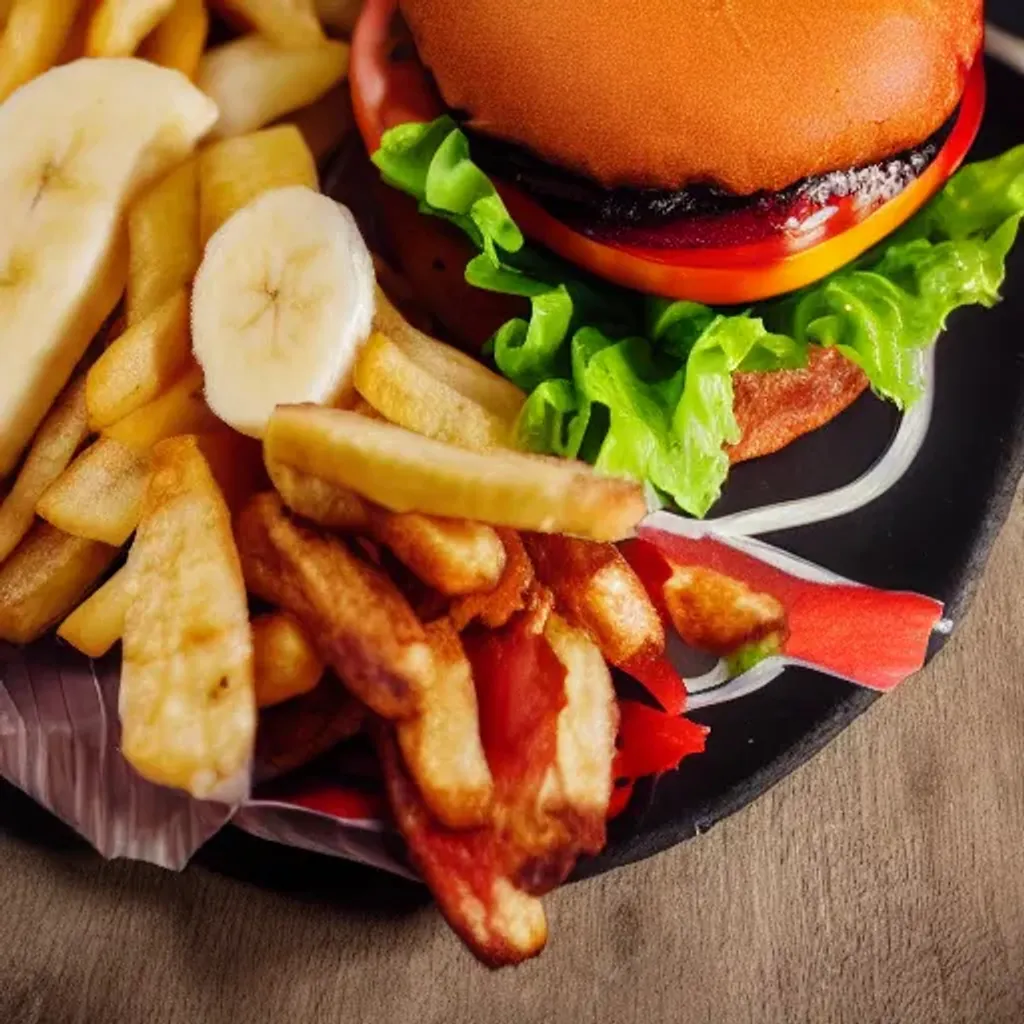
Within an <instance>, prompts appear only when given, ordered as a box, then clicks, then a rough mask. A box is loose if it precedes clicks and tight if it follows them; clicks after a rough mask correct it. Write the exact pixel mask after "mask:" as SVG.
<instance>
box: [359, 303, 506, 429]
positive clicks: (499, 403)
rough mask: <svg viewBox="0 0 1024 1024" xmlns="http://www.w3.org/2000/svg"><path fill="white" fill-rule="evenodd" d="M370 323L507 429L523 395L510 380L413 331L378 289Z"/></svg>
mask: <svg viewBox="0 0 1024 1024" xmlns="http://www.w3.org/2000/svg"><path fill="white" fill-rule="evenodd" d="M374 326H375V328H376V329H377V330H378V331H380V333H381V334H384V335H385V336H387V337H388V338H390V339H391V340H392V341H393V342H394V343H395V344H396V345H398V346H399V347H400V348H402V349H403V350H404V351H405V353H406V354H407V355H408V356H409V357H410V358H411V359H412V360H413V361H414V362H416V363H417V364H419V366H421V367H422V368H423V369H424V370H426V371H427V372H428V373H430V374H431V375H432V376H433V377H436V378H437V380H439V381H441V382H442V383H443V384H447V385H448V387H450V388H452V389H453V390H454V391H457V392H458V393H459V394H460V395H462V396H463V397H464V398H468V399H469V400H470V401H472V402H475V403H476V404H477V405H480V406H482V407H483V408H484V409H486V410H487V411H488V412H490V413H491V414H492V415H494V416H497V417H498V418H499V419H500V420H502V421H503V422H505V423H507V424H509V426H510V428H511V426H512V425H514V424H515V422H516V420H517V418H518V417H519V413H520V412H521V411H522V408H523V403H524V402H525V401H526V395H524V394H523V392H522V391H520V390H519V388H517V387H516V386H515V384H513V383H512V382H511V381H507V380H505V378H504V377H501V376H499V375H498V374H496V373H494V372H493V371H492V370H489V369H488V368H487V367H486V366H484V365H483V363H481V362H479V361H478V360H476V359H473V358H472V357H471V356H468V355H466V353H465V352H460V351H459V350H458V349H457V348H454V347H453V346H452V345H445V344H444V343H443V342H440V341H437V340H436V339H434V338H431V337H430V336H429V335H427V334H424V333H423V332H422V331H419V330H417V329H416V328H415V327H413V326H412V324H410V323H409V322H408V320H406V319H405V317H404V316H403V315H402V314H401V313H400V312H399V311H398V310H397V309H396V308H395V306H394V304H393V303H392V302H391V300H390V299H389V298H388V296H387V295H386V294H385V293H384V291H383V290H382V289H380V288H378V289H377V310H376V313H375V316H374Z"/></svg>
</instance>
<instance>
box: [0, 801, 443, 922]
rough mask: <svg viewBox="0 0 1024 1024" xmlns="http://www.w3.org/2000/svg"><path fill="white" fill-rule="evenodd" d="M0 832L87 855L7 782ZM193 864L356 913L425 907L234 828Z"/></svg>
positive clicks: (341, 866)
mask: <svg viewBox="0 0 1024 1024" xmlns="http://www.w3.org/2000/svg"><path fill="white" fill-rule="evenodd" d="M0 831H2V832H4V833H6V834H8V835H11V836H13V837H14V838H16V839H18V840H20V841H22V842H25V843H29V844H31V845H33V846H37V847H40V848H41V849H44V850H46V851H48V852H50V853H54V854H58V855H68V854H77V855H84V856H90V854H91V848H90V846H89V844H88V843H86V841H85V840H84V839H82V838H81V836H79V835H78V834H77V833H75V832H74V831H73V830H72V829H71V828H69V827H68V826H67V825H65V824H64V823H63V822H62V821H60V820H58V819H57V818H55V817H54V816H53V815H52V814H50V813H49V812H48V811H45V810H44V809H43V808H42V807H40V806H39V805H38V804H37V803H35V801H33V800H32V799H31V798H29V797H27V796H26V795H25V794H24V793H22V792H21V791H20V790H18V789H15V788H14V787H13V786H11V785H8V784H7V783H6V782H0ZM91 855H92V856H97V855H95V854H91ZM194 864H196V865H198V866H200V867H203V868H206V869H208V870H210V871H214V872H216V873H217V874H222V875H227V876H229V877H231V878H233V879H236V880H237V881H241V882H246V883H248V884H250V885H255V886H258V887H259V888H261V889H270V890H272V891H274V892H278V893H280V894H282V895H285V896H288V897H290V898H293V899H298V900H302V901H310V902H315V903H318V904H325V903H326V904H334V905H336V906H339V907H342V908H345V909H349V910H354V911H360V912H372V913H374V914H383V915H385V916H405V915H408V914H411V913H414V912H416V911H418V910H420V909H422V908H423V907H425V906H427V905H428V904H429V903H430V894H429V892H428V891H427V889H426V887H425V886H422V885H418V884H416V883H414V882H410V881H408V880H406V879H403V878H399V877H397V876H395V875H390V874H387V873H386V872H383V871H378V870H376V869H374V868H368V867H365V866H364V865H362V864H355V863H353V862H351V861H344V860H336V859H334V858H331V857H324V856H321V855H319V854H312V853H307V852H305V851H303V850H296V849H293V848H291V847H285V846H280V845H278V844H277V843H269V842H266V841H264V840H262V839H256V838H255V837H253V836H249V835H246V834H244V833H242V832H240V831H238V830H237V829H233V828H227V829H225V830H224V831H222V832H221V833H219V834H218V835H216V836H214V838H213V839H211V840H210V842H208V843H207V844H206V846H204V847H203V849H202V850H200V852H199V853H198V854H197V855H196V858H195V861H194Z"/></svg>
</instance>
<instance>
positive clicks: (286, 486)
mask: <svg viewBox="0 0 1024 1024" xmlns="http://www.w3.org/2000/svg"><path fill="white" fill-rule="evenodd" d="M268 470H269V472H270V478H271V480H272V481H273V483H274V486H275V487H276V488H277V491H278V493H279V494H280V495H281V497H282V498H283V499H284V503H285V504H286V505H287V506H288V507H289V508H290V509H291V510H292V511H293V512H296V513H298V514H299V515H300V516H303V517H304V518H306V519H310V520H312V521H313V522H314V523H317V524H319V525H320V526H326V527H329V528H330V529H335V530H344V531H346V532H350V533H364V534H367V535H368V536H370V537H372V538H373V539H374V540H376V541H378V542H379V543H380V544H383V545H384V546H385V547H387V548H389V549H390V550H391V552H392V553H393V554H394V555H395V557H396V558H398V560H399V561H400V562H401V563H402V564H403V565H405V566H406V567H407V568H408V569H410V570H411V571H412V572H413V573H415V575H416V576H417V577H419V579H421V580H422V581H423V582H424V583H426V584H427V585H428V586H431V587H433V588H434V589H435V590H437V591H439V592H440V593H442V594H446V595H448V596H449V597H453V596H458V595H460V594H474V593H478V592H481V591H489V590H491V589H492V588H493V587H495V586H496V585H497V584H498V581H499V580H500V579H501V577H502V573H503V572H504V569H505V546H504V545H503V544H502V542H501V538H500V537H499V536H498V534H497V532H496V531H495V530H494V529H493V528H491V527H490V526H486V525H484V524H483V523H474V522H470V521H469V520H466V519H439V518H437V517H432V516H423V515H420V514H419V513H417V512H408V513H405V514H396V513H394V512H388V511H387V509H383V508H381V507H380V506H379V505H374V504H372V503H371V502H367V501H364V500H363V499H362V498H360V497H359V495H357V494H356V493H355V492H353V491H350V490H347V489H346V488H344V487H337V486H336V485H334V484H330V483H327V482H326V481H324V480H320V479H318V478H317V477H314V476H311V475H310V474H308V473H302V472H300V471H299V470H296V469H292V468H291V467H290V466H286V465H284V464H282V463H275V462H271V463H270V464H269V465H268Z"/></svg>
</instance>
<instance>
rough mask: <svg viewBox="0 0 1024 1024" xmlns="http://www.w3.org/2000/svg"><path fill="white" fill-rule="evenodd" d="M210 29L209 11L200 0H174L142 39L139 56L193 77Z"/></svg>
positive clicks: (197, 69)
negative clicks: (164, 14)
mask: <svg viewBox="0 0 1024 1024" xmlns="http://www.w3.org/2000/svg"><path fill="white" fill-rule="evenodd" d="M209 31H210V15H209V13H208V12H207V10H206V4H205V3H204V2H203V0H175V3H174V6H173V7H172V8H171V10H170V12H169V13H168V15H167V17H166V18H164V20H163V21H161V22H160V24H159V25H157V27H156V28H155V29H153V31H152V32H151V33H150V34H149V36H148V37H147V38H146V39H145V40H144V41H143V43H142V46H141V47H140V48H139V56H140V57H142V58H143V59H144V60H148V61H152V63H154V64H160V65H161V66H162V67H165V68H173V69H174V70H175V71H180V72H181V73H182V74H183V75H187V76H188V77H189V78H193V79H194V78H195V77H196V74H197V73H198V71H199V61H200V59H201V58H202V56H203V50H204V48H205V47H206V36H207V34H208V33H209Z"/></svg>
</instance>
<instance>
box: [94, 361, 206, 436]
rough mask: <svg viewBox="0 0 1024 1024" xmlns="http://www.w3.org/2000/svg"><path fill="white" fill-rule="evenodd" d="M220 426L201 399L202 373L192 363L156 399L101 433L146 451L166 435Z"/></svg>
mask: <svg viewBox="0 0 1024 1024" xmlns="http://www.w3.org/2000/svg"><path fill="white" fill-rule="evenodd" d="M223 426H224V425H223V424H222V423H221V421H220V420H218V419H217V417H216V416H214V415H213V413H212V412H210V409H209V407H208V406H207V404H206V402H205V401H204V400H203V373H202V370H200V369H199V367H198V366H194V367H193V368H192V369H190V370H187V371H186V372H185V375H184V376H183V377H182V378H181V379H180V380H179V381H178V382H177V383H176V384H172V385H171V387H170V388H168V389H167V391H165V392H164V393H163V394H162V395H161V396H160V397H159V398H155V399H154V400H153V401H152V402H148V403H147V404H146V405H144V406H142V408H140V409H136V410H135V412H133V413H129V414H128V415H127V416H125V418H124V419H123V420H118V421H117V423H114V424H112V425H111V426H109V427H106V428H105V429H104V431H103V436H104V437H109V438H111V439H113V440H115V441H120V442H121V444H124V445H127V446H128V447H129V448H134V449H135V450H136V451H140V452H145V451H149V449H150V448H152V447H153V446H154V445H156V444H159V443H160V442H161V441H163V440H166V439H167V438H169V437H175V436H177V435H179V434H203V433H209V432H211V431H217V430H221V429H223Z"/></svg>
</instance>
